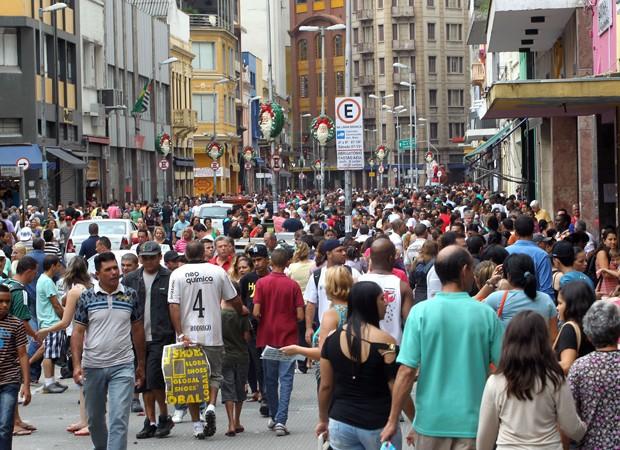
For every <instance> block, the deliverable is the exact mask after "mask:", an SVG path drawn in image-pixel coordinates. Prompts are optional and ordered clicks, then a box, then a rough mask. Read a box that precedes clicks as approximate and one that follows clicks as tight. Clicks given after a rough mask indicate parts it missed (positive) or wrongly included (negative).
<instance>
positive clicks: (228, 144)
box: [184, 0, 243, 195]
mask: <svg viewBox="0 0 620 450" xmlns="http://www.w3.org/2000/svg"><path fill="white" fill-rule="evenodd" d="M184 10H185V11H187V12H189V13H190V32H191V42H192V52H193V53H194V54H195V55H196V57H195V58H194V60H193V63H192V64H193V69H194V70H193V79H192V90H191V91H192V107H193V109H194V110H195V111H197V113H198V117H197V131H196V133H195V134H194V159H195V164H196V167H195V171H194V177H195V178H194V193H195V194H196V195H208V194H213V192H214V185H213V180H214V170H213V169H212V163H214V162H215V161H214V160H213V159H212V158H211V157H210V156H209V155H208V146H209V144H211V143H212V142H216V143H218V144H219V145H220V146H221V147H222V149H223V154H222V156H221V157H220V158H219V159H218V161H217V163H218V164H219V169H218V170H217V171H215V178H216V180H217V181H216V186H215V192H217V193H218V194H222V193H235V192H238V191H239V188H240V186H239V171H240V152H241V150H242V140H241V136H240V134H241V133H242V132H243V130H241V129H239V124H240V122H241V118H242V111H243V102H242V99H241V83H242V80H241V72H242V71H241V51H240V44H239V41H240V36H241V26H240V23H239V5H238V2H237V1H235V0H218V1H217V2H216V1H209V0H196V1H185V2H184Z"/></svg>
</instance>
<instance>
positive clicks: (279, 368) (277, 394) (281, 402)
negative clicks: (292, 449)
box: [263, 359, 295, 425]
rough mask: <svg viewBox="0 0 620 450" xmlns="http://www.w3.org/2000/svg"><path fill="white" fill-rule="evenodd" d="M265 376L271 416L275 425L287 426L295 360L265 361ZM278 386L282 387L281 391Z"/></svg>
mask: <svg viewBox="0 0 620 450" xmlns="http://www.w3.org/2000/svg"><path fill="white" fill-rule="evenodd" d="M263 376H264V377H265V390H266V391H267V392H266V394H267V404H268V405H269V415H270V416H271V418H272V419H273V420H274V422H275V423H281V424H282V425H286V421H287V420H288V404H289V401H290V400H291V392H292V391H293V378H294V376H295V360H290V361H274V360H271V359H263ZM278 384H279V385H280V386H279V389H278Z"/></svg>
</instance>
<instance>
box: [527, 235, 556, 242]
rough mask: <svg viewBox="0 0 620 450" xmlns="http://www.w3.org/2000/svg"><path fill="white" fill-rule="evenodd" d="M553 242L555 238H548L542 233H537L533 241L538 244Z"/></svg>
mask: <svg viewBox="0 0 620 450" xmlns="http://www.w3.org/2000/svg"><path fill="white" fill-rule="evenodd" d="M552 240H553V238H551V237H547V236H545V235H544V234H541V233H535V234H534V236H533V237H532V241H534V242H535V243H536V244H539V243H541V242H551V241H552Z"/></svg>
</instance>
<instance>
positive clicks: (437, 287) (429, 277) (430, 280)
mask: <svg viewBox="0 0 620 450" xmlns="http://www.w3.org/2000/svg"><path fill="white" fill-rule="evenodd" d="M439 291H441V281H440V280H439V277H438V276H437V271H436V270H435V265H433V267H431V269H430V270H429V271H428V273H427V274H426V298H433V297H434V296H435V294H436V293H437V292H439Z"/></svg>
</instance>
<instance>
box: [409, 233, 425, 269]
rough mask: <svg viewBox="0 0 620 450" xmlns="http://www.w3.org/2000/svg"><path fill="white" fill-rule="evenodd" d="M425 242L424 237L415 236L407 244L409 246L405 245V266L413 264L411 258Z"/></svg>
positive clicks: (413, 257) (414, 257)
mask: <svg viewBox="0 0 620 450" xmlns="http://www.w3.org/2000/svg"><path fill="white" fill-rule="evenodd" d="M425 242H426V239H424V238H419V237H417V236H416V237H415V240H414V241H413V242H412V243H411V244H409V247H407V251H406V252H405V266H407V267H409V266H410V265H411V264H413V260H414V259H416V258H417V257H418V255H419V254H420V250H421V249H422V246H423V245H424V243H425Z"/></svg>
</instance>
